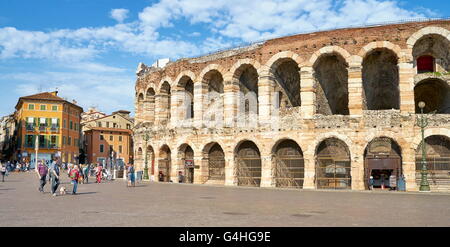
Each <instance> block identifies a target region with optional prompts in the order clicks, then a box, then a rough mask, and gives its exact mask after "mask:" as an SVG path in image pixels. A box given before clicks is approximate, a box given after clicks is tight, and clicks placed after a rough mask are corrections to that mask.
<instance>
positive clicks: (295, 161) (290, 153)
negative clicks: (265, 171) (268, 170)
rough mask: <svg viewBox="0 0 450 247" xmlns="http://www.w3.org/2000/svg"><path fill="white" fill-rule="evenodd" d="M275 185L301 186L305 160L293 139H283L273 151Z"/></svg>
mask: <svg viewBox="0 0 450 247" xmlns="http://www.w3.org/2000/svg"><path fill="white" fill-rule="evenodd" d="M273 158H274V161H275V174H274V176H275V181H276V187H287V188H292V187H293V188H303V179H304V174H305V162H304V160H303V152H302V150H301V149H300V146H299V145H298V144H297V143H296V142H295V141H293V140H284V141H282V142H280V143H279V144H278V145H276V148H275V150H274V151H273Z"/></svg>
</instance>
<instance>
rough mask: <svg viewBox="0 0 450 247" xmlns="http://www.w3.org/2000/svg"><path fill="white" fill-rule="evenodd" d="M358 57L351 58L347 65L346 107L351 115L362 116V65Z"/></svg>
mask: <svg viewBox="0 0 450 247" xmlns="http://www.w3.org/2000/svg"><path fill="white" fill-rule="evenodd" d="M358 58H359V59H361V58H360V57H358ZM359 59H357V58H354V59H352V62H351V63H350V64H349V67H348V109H349V111H350V115H352V116H362V110H363V106H362V103H363V93H362V92H363V85H362V83H363V82H362V66H361V61H360V60H359Z"/></svg>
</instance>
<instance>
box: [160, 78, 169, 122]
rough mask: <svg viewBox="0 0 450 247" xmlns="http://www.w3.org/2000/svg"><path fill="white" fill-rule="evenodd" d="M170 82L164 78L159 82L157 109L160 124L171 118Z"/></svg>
mask: <svg viewBox="0 0 450 247" xmlns="http://www.w3.org/2000/svg"><path fill="white" fill-rule="evenodd" d="M170 85H171V83H170V82H169V81H167V80H164V81H162V82H161V83H160V85H159V89H158V96H159V101H158V102H157V104H158V105H157V107H156V108H157V110H158V117H159V123H160V124H163V125H164V124H167V123H168V122H169V121H170V118H171V104H172V90H171V87H170Z"/></svg>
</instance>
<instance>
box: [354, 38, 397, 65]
mask: <svg viewBox="0 0 450 247" xmlns="http://www.w3.org/2000/svg"><path fill="white" fill-rule="evenodd" d="M377 49H388V50H391V51H392V52H393V53H394V54H395V55H396V56H397V59H398V60H400V59H403V58H404V56H403V53H402V49H401V48H400V46H398V45H396V44H393V43H391V42H389V41H373V42H370V43H369V44H367V45H365V46H364V47H363V48H361V50H359V52H358V56H360V57H361V58H362V59H363V60H364V59H365V58H366V56H367V55H370V53H372V52H373V51H374V50H377Z"/></svg>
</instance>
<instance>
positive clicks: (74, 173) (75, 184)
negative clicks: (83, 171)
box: [69, 165, 80, 195]
mask: <svg viewBox="0 0 450 247" xmlns="http://www.w3.org/2000/svg"><path fill="white" fill-rule="evenodd" d="M69 176H70V179H71V180H72V184H73V190H72V195H76V194H77V187H78V179H79V178H80V171H79V169H78V165H75V166H74V167H73V169H72V170H71V171H70V175H69Z"/></svg>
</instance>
